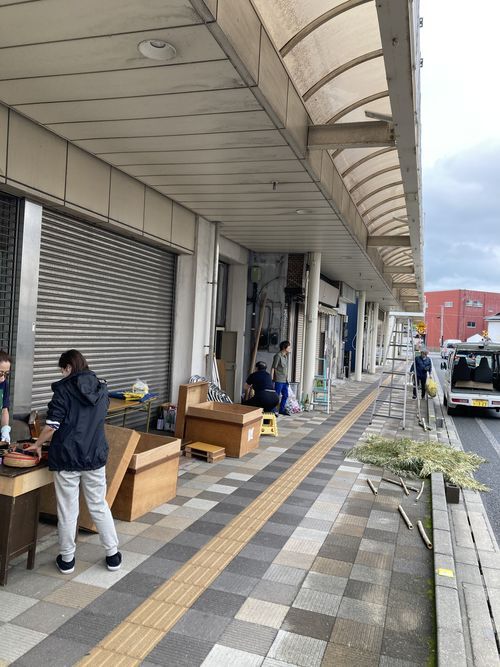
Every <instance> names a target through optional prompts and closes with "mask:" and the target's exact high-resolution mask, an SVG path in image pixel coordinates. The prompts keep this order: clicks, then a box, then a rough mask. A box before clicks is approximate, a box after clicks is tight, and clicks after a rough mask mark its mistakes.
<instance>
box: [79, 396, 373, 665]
mask: <svg viewBox="0 0 500 667" xmlns="http://www.w3.org/2000/svg"><path fill="white" fill-rule="evenodd" d="M376 394H377V391H376V390H375V391H372V392H371V393H370V394H368V396H367V397H366V398H365V399H363V400H362V401H361V402H360V403H359V405H357V406H356V407H355V408H354V409H353V410H352V411H351V412H350V413H349V414H348V415H346V416H345V417H344V418H343V419H342V420H341V421H340V422H339V423H338V424H337V425H336V426H335V427H334V428H333V429H332V430H331V431H330V432H329V433H328V434H327V435H326V436H324V437H323V438H322V439H321V440H319V441H318V442H317V443H316V445H313V446H312V447H311V449H309V450H308V451H307V452H306V453H305V454H303V455H302V456H301V457H300V459H298V461H296V463H294V464H293V465H291V466H290V468H288V470H286V471H285V472H284V473H283V474H282V475H281V476H280V477H279V478H278V479H277V480H276V481H275V482H273V483H272V484H271V485H270V486H269V487H268V488H267V489H265V490H264V491H263V492H262V493H261V494H260V495H259V496H257V498H256V499H255V500H254V501H253V502H252V503H250V505H248V506H247V507H246V508H245V509H244V510H243V511H242V512H241V513H240V514H238V515H237V516H236V517H235V518H234V519H233V520H232V521H230V522H229V523H228V524H227V526H225V527H224V528H223V529H222V530H221V531H220V532H219V533H217V535H216V536H215V537H213V538H212V540H210V542H208V543H207V544H206V546H204V547H203V548H202V549H200V550H199V551H198V552H197V553H196V554H195V555H194V556H193V557H192V558H190V559H189V560H188V561H187V562H186V563H185V564H184V565H183V566H182V567H181V568H180V570H178V571H177V572H176V573H175V575H174V576H173V577H171V578H170V579H169V580H168V581H166V582H165V583H164V584H163V585H162V586H160V587H159V588H158V589H157V590H156V591H155V592H154V593H153V594H152V595H151V596H150V597H149V598H148V599H147V600H145V601H144V602H143V603H142V604H141V605H140V606H139V607H138V608H137V609H136V610H135V611H133V612H132V613H131V614H130V615H129V616H128V617H127V618H126V619H125V620H124V621H123V622H122V623H120V624H119V625H118V626H117V627H116V628H115V629H114V630H113V631H112V632H111V633H110V634H109V635H107V637H105V638H104V639H103V640H102V641H101V642H100V643H99V644H98V645H97V646H96V647H95V648H94V649H93V650H92V651H91V653H90V654H89V655H87V656H86V657H85V658H83V659H82V660H81V661H80V663H79V665H80V666H81V667H101V666H105V665H110V666H111V665H112V666H113V667H115V666H116V665H124V666H125V665H126V667H129V666H132V665H139V664H140V663H141V662H142V661H143V660H144V658H145V657H146V656H147V655H148V654H149V653H150V652H151V651H152V649H153V648H154V647H155V646H156V645H157V644H158V643H159V642H160V641H161V640H162V639H163V637H164V636H165V635H166V634H167V633H168V632H169V630H171V629H172V628H173V626H174V625H175V624H176V623H177V622H178V621H179V619H180V618H181V617H182V616H183V615H184V614H185V612H186V611H187V610H188V609H189V608H190V607H191V606H192V605H193V604H194V603H195V602H196V600H197V599H198V598H199V597H200V595H201V594H202V593H203V592H204V591H205V590H206V589H207V588H208V587H209V586H210V584H211V583H212V582H213V581H214V580H215V579H216V578H217V577H218V576H219V575H220V573H221V572H222V571H223V570H224V569H225V568H226V567H227V566H228V565H229V563H230V562H231V561H232V560H233V559H234V558H235V557H236V556H237V555H238V554H239V552H240V551H241V550H242V549H243V548H244V547H245V546H246V544H247V543H248V542H249V540H250V539H252V537H253V536H254V535H255V534H256V533H257V532H258V531H259V530H260V529H261V528H262V526H263V525H264V524H265V523H266V522H267V521H268V520H269V519H270V517H271V516H272V515H273V514H274V513H275V512H276V511H277V510H278V509H279V508H280V507H281V505H282V504H283V503H284V502H285V500H286V499H287V498H288V497H289V496H290V495H291V494H292V493H293V492H294V491H295V489H296V488H297V487H298V486H299V484H300V483H301V482H302V481H303V480H304V479H305V478H306V477H307V475H308V474H309V473H310V472H311V471H312V470H313V469H314V468H315V467H316V466H317V465H318V463H320V461H321V460H322V459H323V457H324V456H325V455H326V454H327V453H328V452H329V451H330V449H331V448H332V447H334V446H335V445H336V444H337V442H338V441H339V440H340V439H341V438H342V436H343V435H344V434H345V433H346V432H347V431H348V430H349V429H350V428H351V427H352V426H353V424H355V423H356V421H357V420H358V419H359V418H360V417H361V415H362V414H363V413H364V412H365V411H366V410H367V409H368V408H369V407H370V405H371V404H372V403H373V401H374V400H375V397H376Z"/></svg>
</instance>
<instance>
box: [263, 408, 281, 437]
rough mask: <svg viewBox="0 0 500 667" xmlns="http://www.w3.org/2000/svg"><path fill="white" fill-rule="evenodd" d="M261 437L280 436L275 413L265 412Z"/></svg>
mask: <svg viewBox="0 0 500 667" xmlns="http://www.w3.org/2000/svg"><path fill="white" fill-rule="evenodd" d="M260 434H261V435H274V437H275V438H276V437H277V436H278V420H277V419H276V415H275V414H274V412H264V414H263V415H262V426H261V428H260Z"/></svg>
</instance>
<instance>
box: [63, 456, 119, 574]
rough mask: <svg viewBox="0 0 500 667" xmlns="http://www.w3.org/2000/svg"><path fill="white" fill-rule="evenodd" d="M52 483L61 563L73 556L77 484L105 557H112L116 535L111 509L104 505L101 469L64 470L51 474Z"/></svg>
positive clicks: (116, 548) (104, 494) (78, 508)
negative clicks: (55, 502) (81, 491)
mask: <svg viewBox="0 0 500 667" xmlns="http://www.w3.org/2000/svg"><path fill="white" fill-rule="evenodd" d="M54 484H55V487H56V499H57V530H58V532H59V549H60V553H61V556H62V557H63V560H65V561H70V560H72V559H73V556H74V555H75V550H76V544H75V535H76V523H77V520H78V514H79V511H80V503H79V496H80V484H81V486H82V490H83V495H84V496H85V500H86V502H87V507H88V510H89V513H90V516H91V517H92V521H93V522H94V523H95V525H96V528H97V531H98V533H99V539H100V541H101V544H102V546H103V547H104V549H105V551H106V556H113V555H114V554H115V553H116V552H117V551H118V536H117V534H116V529H115V523H114V521H113V517H112V515H111V510H110V509H109V506H108V503H107V502H106V470H105V468H104V466H103V467H102V468H98V469H97V470H82V471H81V472H80V471H78V472H69V471H66V470H62V471H60V472H55V473H54Z"/></svg>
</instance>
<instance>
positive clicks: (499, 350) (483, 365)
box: [441, 343, 500, 414]
mask: <svg viewBox="0 0 500 667" xmlns="http://www.w3.org/2000/svg"><path fill="white" fill-rule="evenodd" d="M441 368H442V369H444V370H446V373H445V377H444V384H443V394H444V399H443V401H444V405H445V407H446V408H447V411H448V414H450V413H452V412H453V411H454V410H455V409H456V408H457V407H460V406H464V407H467V406H469V407H473V408H494V409H495V410H496V411H497V412H499V411H500V345H499V344H495V343H457V344H456V347H455V349H452V350H451V354H450V356H449V358H448V360H447V361H442V362H441Z"/></svg>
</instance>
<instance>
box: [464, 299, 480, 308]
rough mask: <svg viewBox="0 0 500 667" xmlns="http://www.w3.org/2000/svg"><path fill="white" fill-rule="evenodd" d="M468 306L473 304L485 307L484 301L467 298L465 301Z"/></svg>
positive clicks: (473, 305)
mask: <svg viewBox="0 0 500 667" xmlns="http://www.w3.org/2000/svg"><path fill="white" fill-rule="evenodd" d="M465 305H466V306H471V307H472V308H482V307H483V302H482V301H474V300H473V299H467V301H466V302H465Z"/></svg>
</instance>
